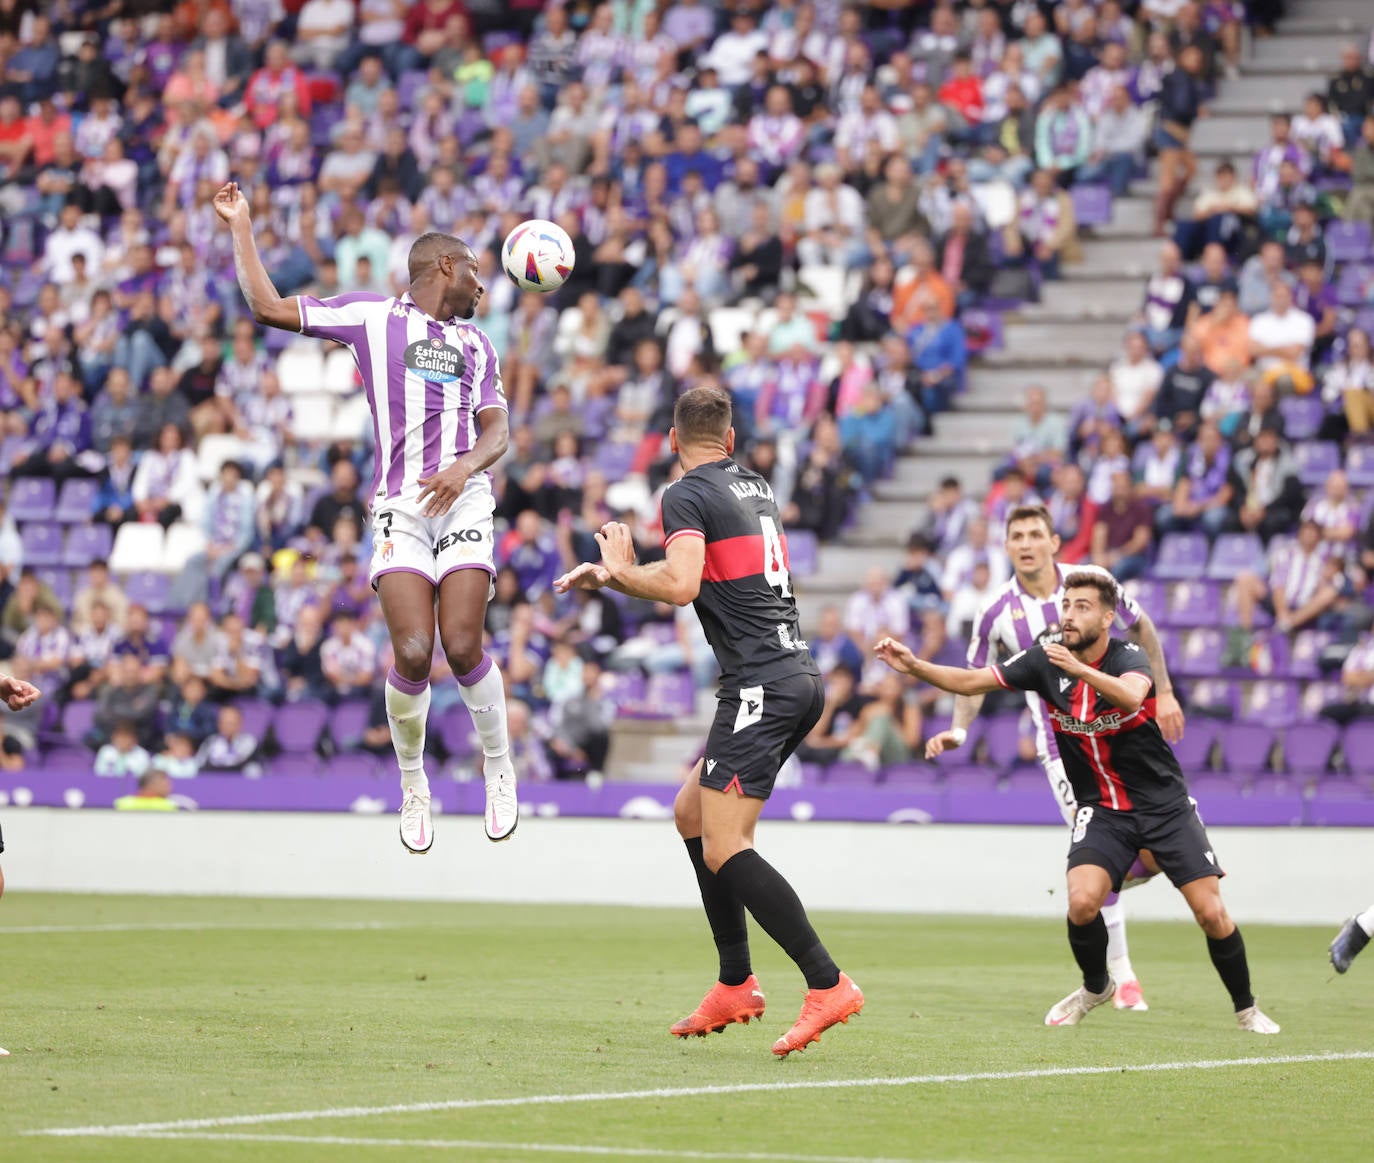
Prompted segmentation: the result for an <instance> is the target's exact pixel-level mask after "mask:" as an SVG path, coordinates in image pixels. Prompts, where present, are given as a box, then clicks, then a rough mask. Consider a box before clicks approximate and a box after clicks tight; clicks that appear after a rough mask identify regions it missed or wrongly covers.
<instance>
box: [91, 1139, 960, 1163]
mask: <svg viewBox="0 0 1374 1163" xmlns="http://www.w3.org/2000/svg"><path fill="white" fill-rule="evenodd" d="M118 1137H120V1138H125V1139H166V1140H174V1141H175V1140H182V1141H184V1142H189V1143H292V1144H307V1145H315V1144H324V1145H326V1146H330V1147H406V1148H409V1149H411V1150H426V1149H429V1150H438V1151H526V1152H529V1153H531V1154H550V1155H553V1154H557V1155H611V1156H624V1157H626V1158H631V1159H694V1160H706V1161H708V1163H713V1161H718V1160H724V1161H725V1163H733V1161H741V1163H918V1161H917V1160H914V1159H889V1158H886V1157H882V1158H880V1157H878V1156H873V1155H785V1154H781V1153H779V1152H774V1151H730V1152H726V1153H722V1152H718V1151H694V1150H691V1149H688V1148H683V1149H681V1150H665V1149H663V1148H661V1147H604V1146H596V1145H583V1144H575V1143H503V1142H501V1141H499V1140H496V1139H492V1140H478V1139H368V1138H353V1137H346V1136H342V1135H252V1134H229V1133H226V1134H207V1133H197V1132H194V1131H192V1132H190V1133H177V1132H174V1131H150V1132H147V1133H142V1134H136V1135H135V1134H128V1135H121V1136H118ZM921 1163H934V1161H933V1160H932V1161H921Z"/></svg>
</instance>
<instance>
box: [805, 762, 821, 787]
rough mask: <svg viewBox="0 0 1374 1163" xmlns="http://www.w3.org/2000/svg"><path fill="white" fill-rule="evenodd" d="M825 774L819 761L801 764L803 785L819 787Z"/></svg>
mask: <svg viewBox="0 0 1374 1163" xmlns="http://www.w3.org/2000/svg"><path fill="white" fill-rule="evenodd" d="M824 776H825V768H824V767H822V766H821V765H820V764H819V763H803V764H802V765H801V781H802V784H803V786H805V787H819V786H820V784H821V781H822V779H823V778H824Z"/></svg>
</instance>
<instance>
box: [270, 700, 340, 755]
mask: <svg viewBox="0 0 1374 1163" xmlns="http://www.w3.org/2000/svg"><path fill="white" fill-rule="evenodd" d="M328 717H329V708H327V707H326V706H325V705H324V704H323V703H290V704H288V705H287V706H284V707H282V708H281V709H280V710H279V711H278V712H277V714H276V716H275V718H274V719H273V720H272V730H273V732H274V733H275V734H276V737H277V745H278V746H279V747H280V748H281V749H282V751H284V752H286V753H287V754H288V755H304V754H307V753H309V752H311V751H314V750H315V744H316V743H317V742H318V741H319V738H320V732H321V731H323V730H324V724H325V720H326V719H327V718H328Z"/></svg>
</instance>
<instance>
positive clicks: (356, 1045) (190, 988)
mask: <svg viewBox="0 0 1374 1163" xmlns="http://www.w3.org/2000/svg"><path fill="white" fill-rule="evenodd" d="M1142 891H1147V892H1153V891H1167V890H1165V889H1163V888H1162V886H1161V887H1160V888H1150V889H1145V890H1142ZM816 921H817V927H818V929H819V931H820V932H821V935H822V936H823V937H824V939H825V940H826V941H827V943H828V944H829V946H830V948H831V950H832V951H833V952H834V953H835V955H836V958H837V960H838V961H839V962H840V964H841V965H842V966H843V967H844V968H846V969H847V970H848V971H849V972H850V973H851V974H852V975H853V976H854V978H855V979H856V980H857V981H858V982H859V983H860V985H861V986H862V987H863V988H864V991H865V993H866V994H867V998H868V1004H867V1007H866V1008H865V1010H864V1013H863V1014H862V1016H860V1017H859V1018H857V1019H855V1020H853V1021H851V1022H850V1023H849V1024H848V1025H847V1026H841V1027H837V1028H836V1029H835V1030H833V1031H831V1032H829V1033H827V1034H826V1035H825V1037H824V1038H823V1040H822V1041H821V1043H820V1044H819V1045H818V1046H812V1047H811V1048H810V1050H808V1051H807V1052H806V1053H805V1054H801V1055H793V1056H792V1057H791V1058H789V1059H788V1060H787V1061H784V1062H779V1061H776V1060H775V1059H774V1058H773V1056H772V1054H771V1053H770V1046H771V1044H772V1041H773V1039H774V1038H775V1037H777V1036H778V1035H779V1034H780V1033H781V1032H782V1031H783V1030H784V1029H785V1028H786V1027H787V1026H788V1025H790V1023H791V1022H792V1020H793V1019H794V1018H795V1017H796V1014H797V1010H798V1007H799V1003H800V999H801V979H800V977H799V975H798V974H797V973H796V971H795V969H794V968H793V967H792V966H791V964H790V963H789V962H787V961H786V959H785V958H784V957H783V956H782V954H781V953H780V952H779V951H778V950H776V949H775V948H774V947H773V946H772V945H771V944H770V943H769V942H768V941H767V940H766V938H763V937H762V936H760V935H757V934H756V941H755V947H756V956H755V969H756V971H757V972H758V974H759V977H760V980H761V982H762V984H763V987H764V990H765V992H766V993H767V996H768V1013H767V1015H766V1016H765V1018H764V1020H763V1022H762V1023H761V1025H749V1026H734V1027H731V1028H730V1029H729V1030H727V1031H725V1032H724V1033H723V1034H720V1035H716V1036H712V1037H709V1038H706V1039H691V1040H690V1041H687V1042H679V1041H677V1040H675V1039H673V1038H670V1037H669V1036H668V1033H667V1029H668V1026H669V1024H670V1023H671V1022H672V1021H673V1020H675V1019H676V1018H678V1017H680V1016H681V1015H682V1014H683V1013H686V1012H687V1011H688V1010H690V1009H691V1008H692V1007H693V1006H694V1005H695V1003H696V1001H697V1000H698V998H699V996H700V994H701V993H702V992H703V990H704V989H705V988H706V987H707V985H708V984H709V983H710V981H711V979H712V976H713V972H714V968H715V966H714V961H713V959H712V957H711V952H712V951H711V949H710V942H709V938H708V936H707V934H706V932H705V924H704V921H703V920H702V919H701V917H700V916H699V915H698V914H697V913H695V912H693V911H686V910H683V911H674V910H650V909H610V908H553V907H536V906H523V907H517V908H508V907H497V906H485V905H484V906H472V905H440V904H399V903H398V904H391V903H378V902H367V903H359V902H303V901H258V900H226V899H186V898H171V899H152V898H128V897H78V896H35V895H29V896H25V895H23V894H21V893H11V894H10V895H9V896H7V897H6V899H5V901H4V903H3V905H0V968H2V970H3V972H2V973H0V982H3V984H0V1045H4V1046H6V1047H7V1048H8V1049H9V1050H10V1051H11V1057H9V1058H3V1059H0V1144H3V1146H0V1151H3V1155H4V1158H5V1160H6V1161H7V1163H8V1161H10V1160H14V1161H28V1160H53V1161H61V1163H84V1161H97V1160H98V1161H100V1163H124V1161H130V1163H132V1161H138V1163H143V1161H150V1160H155V1161H162V1160H177V1161H181V1160H185V1161H188V1163H189V1161H192V1160H194V1161H195V1163H207V1161H219V1160H225V1161H234V1163H238V1161H249V1160H253V1161H258V1160H269V1161H272V1163H277V1161H281V1163H305V1161H307V1160H309V1161H314V1160H321V1161H323V1160H330V1161H332V1160H341V1159H342V1160H355V1159H356V1160H364V1161H371V1160H387V1159H397V1158H402V1157H404V1156H405V1155H406V1154H411V1155H412V1156H413V1154H414V1153H415V1152H416V1151H418V1150H423V1151H424V1152H425V1153H426V1156H427V1157H429V1158H432V1159H435V1160H443V1159H455V1160H479V1161H481V1163H507V1161H509V1163H530V1161H539V1160H562V1159H569V1160H574V1159H576V1160H585V1159H597V1158H606V1159H772V1160H780V1161H783V1163H808V1161H815V1160H819V1159H826V1160H836V1159H844V1160H855V1161H857V1160H921V1161H934V1160H942V1161H951V1160H958V1161H970V1163H971V1161H985V1160H986V1161H993V1160H1008V1161H1012V1160H1039V1159H1066V1160H1068V1159H1074V1160H1077V1159H1089V1158H1099V1159H1103V1160H1151V1161H1152V1163H1153V1161H1157V1160H1162V1159H1169V1160H1173V1159H1177V1160H1207V1161H1208V1163H1212V1161H1226V1160H1246V1161H1254V1160H1271V1159H1274V1160H1278V1159H1292V1160H1323V1161H1329V1160H1344V1159H1351V1160H1355V1159H1360V1160H1363V1159H1367V1158H1368V1157H1369V1148H1368V1135H1369V1110H1370V1102H1371V1096H1374V954H1371V955H1370V958H1369V962H1368V963H1367V964H1366V963H1364V962H1363V961H1360V962H1357V963H1356V964H1355V966H1354V967H1353V968H1352V970H1351V972H1350V974H1349V975H1348V976H1347V977H1345V978H1336V977H1335V975H1334V974H1333V973H1332V971H1331V969H1330V967H1329V965H1327V963H1326V960H1325V951H1326V943H1327V941H1328V940H1329V939H1330V937H1331V935H1332V933H1333V932H1334V929H1335V925H1334V924H1324V925H1323V926H1322V927H1319V928H1274V927H1264V926H1259V925H1252V926H1247V928H1246V938H1247V943H1248V945H1249V948H1250V955H1251V963H1252V966H1253V969H1254V974H1255V985H1256V991H1257V993H1258V995H1259V998H1260V1001H1261V1004H1262V1005H1263V1006H1264V1008H1265V1009H1266V1011H1267V1012H1269V1013H1270V1014H1271V1015H1272V1016H1273V1017H1275V1018H1276V1019H1277V1020H1278V1021H1279V1022H1281V1023H1282V1024H1283V1027H1284V1030H1283V1033H1282V1034H1281V1035H1279V1036H1278V1037H1276V1038H1261V1037H1258V1036H1255V1035H1250V1034H1244V1033H1241V1032H1240V1031H1239V1030H1237V1029H1236V1027H1235V1025H1234V1022H1233V1019H1232V1018H1231V1015H1230V1006H1229V1004H1228V1001H1227V999H1226V997H1225V994H1224V992H1223V990H1222V988H1221V985H1220V983H1219V982H1218V981H1217V979H1216V976H1215V975H1214V973H1213V972H1212V968H1211V966H1210V964H1209V963H1208V961H1207V956H1206V949H1205V945H1204V941H1203V938H1202V936H1201V934H1200V933H1198V932H1197V930H1196V929H1193V928H1191V927H1189V926H1187V925H1184V924H1145V923H1138V924H1134V925H1133V926H1132V928H1131V938H1132V954H1133V957H1134V960H1135V963H1136V968H1137V970H1138V971H1139V972H1140V974H1141V977H1142V980H1143V982H1144V984H1145V988H1146V995H1147V997H1148V999H1149V1000H1150V1003H1151V1005H1152V1007H1153V1008H1152V1009H1151V1010H1150V1012H1149V1013H1144V1014H1135V1013H1117V1012H1115V1011H1111V1010H1106V1011H1103V1010H1099V1011H1098V1012H1096V1013H1094V1014H1093V1015H1091V1017H1089V1018H1088V1019H1087V1021H1086V1022H1085V1023H1084V1024H1083V1025H1081V1026H1079V1027H1078V1028H1077V1029H1064V1030H1051V1029H1047V1028H1046V1027H1044V1026H1043V1025H1042V1024H1041V1021H1042V1019H1043V1016H1044V1012H1045V1010H1046V1009H1047V1008H1048V1007H1049V1005H1050V1004H1051V1003H1052V1002H1054V1001H1056V1000H1057V999H1058V998H1059V997H1060V996H1061V995H1062V994H1064V993H1066V992H1067V991H1068V990H1069V989H1070V988H1071V987H1072V985H1073V983H1074V973H1073V971H1072V968H1071V962H1070V958H1069V954H1068V949H1067V945H1066V943H1065V940H1064V934H1063V924H1062V922H1058V921H998V920H991V919H987V918H977V919H973V918H958V919H945V918H931V917H921V916H912V917H894V916H869V915H835V914H829V915H821V916H818V917H817V918H816ZM152 926H157V927H152ZM1361 1054H1363V1055H1365V1056H1364V1057H1356V1056H1355V1055H1361ZM1336 1055H1350V1056H1349V1057H1335V1056H1336ZM1274 1058H1283V1059H1289V1061H1284V1062H1264V1061H1260V1062H1255V1061H1249V1060H1253V1059H1274ZM1292 1059H1309V1060H1305V1061H1292ZM1310 1059H1316V1060H1310ZM1237 1060H1246V1061H1237ZM1166 1063H1173V1064H1182V1068H1178V1069H1167V1070H1165V1069H1150V1067H1157V1066H1159V1065H1160V1064H1166ZM1198 1064H1209V1065H1206V1066H1200V1065H1198ZM1080 1067H1105V1068H1107V1069H1106V1070H1101V1071H1095V1072H1086V1071H1085V1072H1080V1073H1070V1072H1069V1071H1072V1070H1073V1069H1074V1068H1080ZM994 1073H995V1074H1005V1075H1009V1077H996V1078H981V1079H969V1078H966V1077H961V1076H966V1075H982V1074H994ZM936 1076H955V1077H953V1078H948V1077H947V1078H944V1079H938V1078H937V1077H936ZM882 1080H888V1081H887V1082H886V1083H884V1082H882ZM891 1080H904V1081H901V1082H898V1083H893V1082H892V1081H891ZM840 1083H843V1084H844V1085H837V1084H840ZM797 1084H806V1085H797ZM707 1087H719V1088H723V1092H718V1093H701V1091H702V1088H707ZM660 1090H661V1091H666V1092H667V1093H661V1094H645V1093H644V1092H646V1091H660ZM579 1095H580V1096H586V1095H593V1096H602V1097H594V1098H591V1099H580V1100H577V1101H571V1102H570V1101H566V1100H565V1099H564V1096H579ZM534 1099H538V1100H539V1101H531V1100H534ZM480 1100H505V1101H503V1102H494V1103H488V1104H486V1105H480ZM422 1104H447V1105H445V1106H442V1107H439V1108H438V1109H428V1110H426V1109H414V1108H416V1107H420V1106H422ZM393 1106H399V1107H403V1108H411V1109H401V1110H392V1111H377V1110H375V1108H379V1107H393ZM345 1108H354V1109H353V1113H351V1114H348V1113H344V1110H345ZM301 1112H314V1113H316V1114H318V1115H319V1116H320V1117H310V1118H301V1117H294V1118H282V1119H274V1120H268V1119H259V1118H255V1117H254V1116H263V1115H268V1114H282V1113H287V1114H292V1113H294V1114H296V1115H299V1114H300V1113H301ZM233 1118H238V1119H239V1120H240V1121H237V1122H231V1123H222V1124H219V1125H215V1126H211V1125H204V1124H202V1125H193V1126H189V1127H188V1126H173V1127H162V1128H159V1127H157V1126H153V1127H149V1128H145V1129H142V1130H138V1131H136V1132H133V1133H123V1134H115V1133H100V1134H91V1135H82V1136H77V1137H55V1136H50V1135H41V1134H32V1133H31V1132H34V1131H42V1130H45V1129H51V1128H61V1127H68V1128H70V1127H87V1128H92V1127H95V1128H111V1127H121V1126H128V1125H131V1124H163V1123H182V1122H183V1121H184V1120H212V1119H233Z"/></svg>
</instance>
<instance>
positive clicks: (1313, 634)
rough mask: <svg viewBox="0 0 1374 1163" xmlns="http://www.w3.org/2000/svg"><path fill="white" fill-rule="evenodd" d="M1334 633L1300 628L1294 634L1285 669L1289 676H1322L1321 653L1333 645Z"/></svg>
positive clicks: (1310, 677) (1305, 677)
mask: <svg viewBox="0 0 1374 1163" xmlns="http://www.w3.org/2000/svg"><path fill="white" fill-rule="evenodd" d="M1331 642H1332V635H1330V634H1326V633H1324V632H1322V631H1321V630H1299V631H1298V633H1297V634H1295V635H1294V636H1293V646H1292V649H1291V650H1290V651H1289V653H1288V659H1287V665H1286V666H1285V667H1284V670H1285V672H1286V674H1287V675H1288V677H1289V678H1303V679H1312V678H1321V673H1322V672H1321V665H1320V660H1321V654H1322V651H1323V650H1325V649H1326V648H1327V647H1328V646H1330V645H1331Z"/></svg>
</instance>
